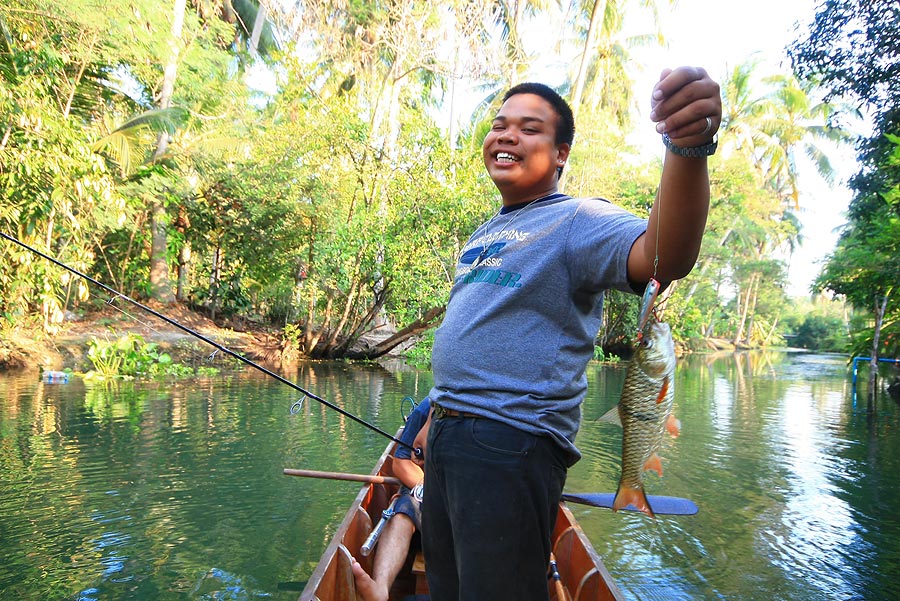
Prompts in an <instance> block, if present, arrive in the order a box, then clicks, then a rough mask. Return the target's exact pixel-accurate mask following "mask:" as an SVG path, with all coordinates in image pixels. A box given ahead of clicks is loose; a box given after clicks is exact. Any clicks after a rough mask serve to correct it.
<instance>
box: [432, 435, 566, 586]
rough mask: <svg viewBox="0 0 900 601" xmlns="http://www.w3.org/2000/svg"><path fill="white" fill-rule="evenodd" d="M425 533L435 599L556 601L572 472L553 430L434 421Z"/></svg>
mask: <svg viewBox="0 0 900 601" xmlns="http://www.w3.org/2000/svg"><path fill="white" fill-rule="evenodd" d="M425 461H426V465H425V498H424V501H423V504H422V522H423V523H422V540H423V545H424V548H425V564H426V571H427V575H428V587H429V589H430V590H431V599H432V600H433V601H463V600H464V601H503V600H506V599H508V600H510V601H513V600H515V601H530V600H534V601H546V600H547V599H548V597H549V595H548V587H547V566H548V562H549V557H550V551H551V549H550V536H551V534H552V532H553V525H554V523H555V521H556V513H557V505H558V504H559V499H560V496H561V495H562V489H563V485H564V484H565V480H566V467H565V465H566V464H565V461H564V453H563V451H562V449H561V448H560V447H559V446H558V445H557V444H556V443H555V442H554V441H553V440H552V439H550V438H549V437H543V436H535V435H532V434H528V433H526V432H523V431H521V430H518V429H516V428H513V427H511V426H508V425H506V424H502V423H500V422H497V421H494V420H490V419H485V418H472V417H444V418H442V419H437V420H434V421H433V422H432V424H431V429H430V431H429V436H428V452H427V453H426V460H425Z"/></svg>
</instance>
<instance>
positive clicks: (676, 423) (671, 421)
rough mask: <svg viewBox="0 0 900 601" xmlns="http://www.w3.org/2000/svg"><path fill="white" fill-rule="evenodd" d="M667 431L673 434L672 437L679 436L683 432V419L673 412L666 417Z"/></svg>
mask: <svg viewBox="0 0 900 601" xmlns="http://www.w3.org/2000/svg"><path fill="white" fill-rule="evenodd" d="M666 431H667V432H668V433H669V434H671V435H672V438H678V435H679V434H681V420H680V419H678V418H677V417H675V416H674V415H672V414H671V413H670V414H669V417H667V418H666Z"/></svg>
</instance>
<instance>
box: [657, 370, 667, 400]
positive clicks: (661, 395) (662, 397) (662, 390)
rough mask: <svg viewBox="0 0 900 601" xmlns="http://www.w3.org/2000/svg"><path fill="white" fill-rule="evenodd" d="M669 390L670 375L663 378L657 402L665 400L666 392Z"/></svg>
mask: <svg viewBox="0 0 900 601" xmlns="http://www.w3.org/2000/svg"><path fill="white" fill-rule="evenodd" d="M668 392H669V377H668V376H666V377H665V378H664V379H663V383H662V388H660V389H659V394H658V395H656V404H657V405H659V404H660V403H662V402H663V401H664V400H666V394H667V393H668Z"/></svg>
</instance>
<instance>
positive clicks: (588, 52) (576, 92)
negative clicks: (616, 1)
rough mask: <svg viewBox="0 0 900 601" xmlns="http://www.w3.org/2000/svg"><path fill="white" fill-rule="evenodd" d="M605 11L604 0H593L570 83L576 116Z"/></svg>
mask: <svg viewBox="0 0 900 601" xmlns="http://www.w3.org/2000/svg"><path fill="white" fill-rule="evenodd" d="M605 12H606V1H605V0H594V6H593V8H592V9H591V23H590V25H588V34H587V39H586V40H585V41H584V50H583V51H582V53H581V63H580V64H579V65H578V75H577V76H576V78H575V83H574V84H573V85H572V113H573V114H574V115H575V116H576V117H577V116H578V109H579V107H580V106H581V94H582V92H583V91H584V81H585V79H587V69H588V65H589V64H590V62H591V56H592V54H593V46H594V40H596V39H597V32H598V31H599V30H600V28H601V27H602V26H603V14H604V13H605Z"/></svg>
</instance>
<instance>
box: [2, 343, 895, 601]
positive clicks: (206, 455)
mask: <svg viewBox="0 0 900 601" xmlns="http://www.w3.org/2000/svg"><path fill="white" fill-rule="evenodd" d="M624 373H625V368H624V366H623V365H617V366H603V365H591V366H590V368H589V374H588V377H589V381H590V394H589V398H588V399H587V400H586V402H585V406H584V425H583V427H582V430H581V432H580V433H579V437H578V440H577V443H578V446H579V448H580V449H581V450H582V452H583V454H584V458H583V459H582V461H581V462H579V463H578V464H576V466H574V467H573V469H572V470H571V472H570V476H569V480H568V483H567V486H566V488H567V489H568V490H570V491H572V492H608V491H613V490H614V489H615V487H616V483H617V481H618V476H619V454H620V440H621V431H620V430H618V429H617V428H616V427H614V426H611V425H609V424H606V423H603V422H599V421H597V420H596V418H597V417H598V416H600V415H602V414H603V413H605V412H606V411H607V410H608V409H609V408H611V407H612V406H613V405H614V404H615V403H616V402H617V401H618V397H619V394H620V392H621V387H622V383H623V380H624ZM285 377H288V378H289V379H292V380H294V381H296V382H297V383H298V384H299V385H300V386H302V387H303V388H306V389H308V390H310V391H313V392H315V393H316V394H317V395H320V396H322V397H323V398H325V399H327V400H328V401H329V402H332V403H334V404H335V405H337V406H339V407H341V408H342V409H344V410H345V411H347V412H349V413H352V414H353V415H358V416H360V417H361V418H362V419H365V420H367V421H370V422H372V423H373V424H374V425H376V426H377V427H378V428H380V429H382V430H384V431H386V432H390V433H393V432H394V431H395V430H396V428H397V427H398V426H399V425H400V423H401V422H402V417H401V415H402V411H403V409H404V408H403V403H402V399H404V398H405V397H412V398H415V399H420V398H422V397H423V396H424V395H425V394H426V393H427V391H428V389H429V388H430V386H431V378H430V374H428V373H427V372H423V371H417V370H414V369H411V368H408V367H407V368H402V369H396V370H392V371H386V370H384V369H381V368H379V367H377V366H348V365H345V364H328V363H314V364H305V365H301V366H298V367H297V368H296V369H295V370H292V371H291V372H289V373H286V374H285ZM676 384H677V386H676V407H675V411H676V414H677V416H678V417H679V418H680V419H681V421H682V433H681V436H680V437H679V438H678V439H676V440H667V441H666V442H665V444H664V447H663V449H662V453H661V454H662V455H663V466H664V476H663V477H662V478H659V477H657V476H656V475H655V474H650V475H648V478H647V480H648V482H647V487H648V492H650V493H651V494H664V495H673V496H682V497H688V498H691V499H693V500H694V501H695V502H697V504H698V505H699V506H700V513H699V514H698V515H696V516H690V517H665V516H661V517H659V518H658V519H656V520H650V519H648V518H646V517H645V516H643V515H641V514H635V513H631V512H625V513H620V514H616V513H612V512H610V511H608V510H604V509H597V508H589V507H586V506H577V505H573V506H572V509H573V510H574V511H575V513H576V516H577V517H578V519H579V520H580V522H581V524H582V526H583V527H584V529H585V531H586V532H587V534H588V535H589V537H590V538H591V540H592V541H593V542H594V544H595V546H596V547H597V549H598V551H599V552H600V553H601V555H602V556H603V557H604V560H605V562H606V564H607V567H608V568H609V569H610V571H611V572H612V573H613V574H614V576H615V577H616V579H617V580H618V581H619V583H620V585H621V588H622V589H623V590H624V592H625V593H626V595H627V597H628V598H629V599H641V600H643V599H692V600H693V599H729V600H731V599H741V600H744V599H803V600H806V599H813V600H815V599H864V600H868V599H872V600H875V599H891V598H900V573H898V565H900V564H898V561H897V560H898V559H900V524H898V520H897V518H896V516H897V515H900V479H898V478H897V477H896V473H897V470H898V467H900V465H898V463H900V440H898V425H900V412H898V411H897V407H896V405H895V404H894V403H893V402H892V401H890V400H885V401H880V404H879V406H878V411H877V413H876V414H874V415H872V416H869V415H867V414H866V412H865V411H864V410H863V411H860V410H859V409H856V408H854V406H853V403H852V394H851V390H850V387H849V377H848V367H847V363H846V360H845V359H844V358H842V357H834V356H824V355H808V354H785V353H739V354H728V355H722V356H696V357H688V358H685V359H683V360H681V362H680V363H679V366H678V371H677V373H676ZM297 400H298V393H297V392H296V391H294V390H292V389H290V388H289V387H286V386H284V385H283V384H279V383H278V382H274V381H270V380H269V379H266V378H265V377H263V376H261V375H258V374H254V373H239V374H228V375H221V376H217V377H209V378H198V379H194V380H189V381H178V382H156V383H146V382H144V383H141V382H116V383H107V384H103V383H85V382H83V381H81V380H80V379H78V378H75V379H73V380H70V382H69V383H66V384H56V383H53V384H50V383H42V382H41V381H40V379H39V378H38V377H37V374H30V375H28V374H25V375H17V376H13V377H9V376H0V533H2V545H0V598H3V599H6V598H10V599H19V598H23V599H25V598H40V599H44V598H46V599H111V598H115V599H163V600H165V599H206V598H221V596H222V595H232V596H233V597H234V598H256V597H266V598H270V599H294V598H296V596H297V588H298V586H299V583H301V582H302V581H303V580H304V579H306V578H307V577H308V576H309V574H310V573H311V571H312V568H313V566H314V565H315V563H316V561H317V560H318V558H319V555H320V554H321V551H322V549H323V548H324V546H325V545H326V544H327V542H328V541H329V539H330V537H331V535H332V534H333V532H334V530H335V528H336V527H337V525H338V523H339V522H340V519H341V518H342V516H343V513H344V512H345V510H346V508H347V506H348V504H349V502H350V500H351V499H352V498H353V496H354V495H355V493H356V491H357V490H358V485H355V484H352V483H339V482H334V481H322V480H309V479H299V478H286V477H284V476H283V475H282V474H281V470H282V469H283V468H284V467H295V468H309V469H319V470H330V471H346V472H367V471H369V469H370V468H371V466H372V464H373V462H374V461H375V458H376V457H377V456H378V454H379V453H380V452H381V450H382V449H383V448H384V445H385V444H386V440H385V439H384V438H383V437H382V436H380V435H379V434H378V433H376V432H373V431H371V430H368V429H366V428H364V427H362V426H360V425H359V424H358V423H355V422H354V421H353V420H352V419H350V418H348V417H346V416H344V415H341V414H339V413H337V412H335V411H333V410H331V409H329V408H328V407H325V406H323V405H321V404H319V403H318V402H316V401H314V400H307V401H306V402H304V403H303V405H302V407H301V408H300V411H299V412H297V413H296V414H293V415H292V414H291V413H290V407H291V405H293V404H294V403H295V402H296V401H297ZM407 410H408V407H407Z"/></svg>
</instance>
